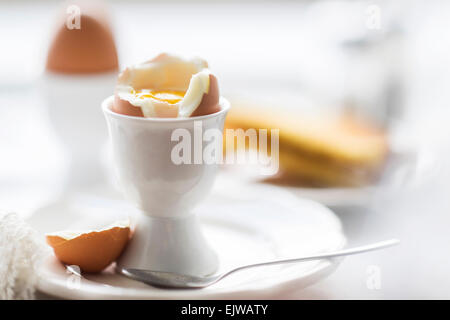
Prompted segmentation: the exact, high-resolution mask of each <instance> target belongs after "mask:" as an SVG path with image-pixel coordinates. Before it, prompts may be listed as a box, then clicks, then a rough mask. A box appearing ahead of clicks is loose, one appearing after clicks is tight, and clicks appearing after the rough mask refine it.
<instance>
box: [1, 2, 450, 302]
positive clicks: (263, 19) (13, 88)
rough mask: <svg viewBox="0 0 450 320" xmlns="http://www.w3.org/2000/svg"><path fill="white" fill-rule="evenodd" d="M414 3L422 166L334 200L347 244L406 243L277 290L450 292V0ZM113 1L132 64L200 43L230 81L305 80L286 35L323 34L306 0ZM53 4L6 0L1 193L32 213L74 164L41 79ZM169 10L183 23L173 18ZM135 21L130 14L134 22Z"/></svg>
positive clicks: (360, 294) (307, 294)
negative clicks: (400, 181) (368, 199)
mask: <svg viewBox="0 0 450 320" xmlns="http://www.w3.org/2000/svg"><path fill="white" fill-rule="evenodd" d="M414 5H415V6H417V8H415V11H414V12H418V13H417V15H415V16H414V18H415V19H417V20H414V23H412V24H413V25H414V26H413V28H412V35H410V38H409V39H408V42H407V49H408V50H409V53H410V58H411V63H412V65H411V70H410V73H411V75H412V77H411V79H409V91H408V96H407V107H408V113H407V114H406V116H405V117H406V119H407V120H408V121H409V122H408V123H409V124H410V130H411V136H412V137H414V139H415V141H416V142H417V144H418V145H420V146H421V150H425V151H426V153H423V157H421V158H420V163H419V166H420V168H418V169H420V170H418V171H417V172H412V173H411V175H412V181H413V182H414V185H413V187H412V188H406V189H405V190H404V191H402V192H399V193H398V194H383V192H381V193H380V194H379V195H377V196H376V201H375V202H374V203H373V204H371V205H370V206H368V207H367V208H339V209H336V210H335V211H336V213H337V214H338V215H339V217H340V218H341V220H342V222H343V225H344V228H345V231H346V234H347V236H348V238H349V245H357V244H363V243H367V242H370V241H372V240H379V239H383V238H387V237H394V236H395V237H398V238H400V239H401V240H402V244H401V246H399V247H396V248H392V249H389V250H387V251H384V252H374V253H370V254H367V255H361V256H354V257H349V258H347V259H345V260H344V261H343V263H342V264H341V266H340V267H339V268H338V270H337V271H336V272H335V273H333V274H332V275H331V276H329V277H328V278H327V279H324V280H323V281H321V282H320V283H317V284H315V285H312V286H311V287H309V288H307V289H306V290H302V291H301V292H295V293H292V294H290V295H289V296H283V297H276V298H280V299H304V298H308V299H381V298H386V299H398V298H400V299H403V298H405V299H414V298H438V299H440V298H447V299H448V298H450V275H449V272H448V270H450V254H449V253H448V252H449V246H450V232H449V226H450V210H449V209H450V208H449V206H450V201H449V199H450V197H449V196H448V194H449V191H448V190H450V188H449V187H450V182H449V181H450V179H449V177H450V175H449V173H450V172H449V166H450V165H449V164H450V161H449V160H450V159H449V158H450V157H449V153H448V151H447V150H448V146H450V144H449V141H448V140H449V138H448V137H450V135H449V131H450V126H449V125H448V124H447V122H448V119H449V117H448V112H446V111H445V108H447V109H448V104H446V102H447V101H448V93H447V91H449V90H448V83H449V80H450V79H449V75H448V72H447V69H448V68H450V67H449V66H450V63H449V61H448V60H449V59H450V54H449V53H450V52H449V51H450V43H449V42H450V38H448V37H446V38H445V37H443V34H444V30H448V28H449V27H450V26H449V24H450V22H449V21H450V19H448V18H449V17H447V16H448V14H446V13H445V12H446V11H447V12H450V11H449V10H448V9H449V8H448V6H449V4H448V3H445V2H437V1H436V2H432V3H431V4H429V5H424V4H423V3H422V2H415V4H414ZM30 6H32V7H30ZM443 6H444V7H443ZM30 8H31V9H30ZM112 8H113V13H114V17H115V21H116V24H115V25H116V31H117V35H118V43H119V48H120V50H119V53H120V55H121V64H122V65H126V64H127V63H129V62H134V61H139V60H143V59H147V58H148V57H149V56H152V55H154V54H156V53H158V52H159V51H160V50H161V48H164V50H167V51H175V52H177V51H180V50H182V51H183V52H185V53H187V54H191V53H192V54H194V53H195V54H200V55H202V56H206V57H208V59H209V60H210V62H211V65H213V66H214V68H215V70H217V73H218V74H219V75H220V79H221V81H222V83H224V88H225V90H229V91H233V90H236V89H235V88H239V87H242V86H245V85H246V84H247V83H250V82H252V79H260V80H259V82H258V81H257V80H254V81H253V84H252V85H253V86H254V87H258V86H260V87H270V85H271V84H268V83H267V81H266V80H264V81H263V80H261V75H264V74H269V75H270V79H271V81H273V82H274V83H276V84H277V85H278V86H281V87H284V88H287V89H289V88H296V87H297V86H301V85H302V81H303V78H302V77H300V76H299V74H301V72H300V71H301V68H302V66H303V64H302V63H301V62H299V61H298V59H297V57H298V54H299V53H298V51H296V50H292V51H289V50H287V49H288V48H289V46H287V43H289V41H292V39H298V41H299V43H303V42H302V41H303V40H304V38H305V37H308V39H307V40H311V41H313V40H314V37H315V36H317V34H315V35H312V34H310V32H309V33H308V32H303V33H301V32H302V28H301V26H302V21H300V20H299V19H298V15H297V14H299V12H300V10H302V9H301V8H302V6H301V5H296V4H293V3H290V2H288V3H283V4H279V5H278V4H268V5H260V6H257V7H256V9H253V6H252V5H251V4H248V5H245V6H240V7H237V4H230V5H224V4H213V5H206V4H203V3H200V4H196V5H195V6H187V5H185V4H182V5H180V6H178V5H176V4H174V5H164V4H157V5H152V4H150V5H146V6H144V5H143V4H140V3H138V4H132V5H125V4H124V3H114V4H113V5H112ZM443 8H447V10H444V9H443ZM236 9H237V10H236ZM217 12H221V14H220V17H221V18H220V19H218V18H217V17H216V16H215V15H214V14H213V13H217ZM53 14H54V6H53V4H51V3H45V4H42V5H38V4H32V5H30V3H28V2H27V3H25V4H14V5H12V4H8V3H3V2H1V3H0V39H2V41H3V42H2V44H3V45H2V51H1V53H0V146H1V147H0V148H1V151H0V154H1V155H0V157H1V161H2V163H1V164H2V165H1V166H0V203H1V206H2V207H3V208H4V209H10V210H17V211H19V212H22V213H23V214H24V215H26V214H27V213H28V212H29V211H30V210H31V209H32V208H33V207H36V206H38V205H39V204H41V203H43V202H45V201H46V199H48V198H49V197H51V196H52V194H53V193H54V192H55V191H57V190H58V189H59V188H60V186H61V183H62V176H63V174H64V169H65V167H66V165H65V160H66V159H65V157H64V153H63V151H62V149H61V145H60V143H59V142H58V140H57V138H56V137H55V134H54V132H53V131H52V129H51V128H50V127H49V123H48V118H47V115H46V113H45V111H44V108H42V104H43V102H42V101H41V100H40V98H39V96H38V93H37V92H36V91H35V90H34V89H33V85H34V83H35V81H36V79H37V77H38V76H39V74H40V72H41V71H42V65H43V61H44V58H45V47H46V44H47V42H48V36H47V31H48V30H49V28H50V25H51V17H53ZM168 15H171V18H172V20H173V19H175V18H176V21H178V22H179V24H180V25H184V28H183V29H182V30H180V29H179V28H178V27H176V26H174V24H173V23H169V22H168V21H167V19H166V18H165V17H166V16H168ZM446 15H447V16H446ZM128 21H132V22H131V23H128V24H126V23H125V22H128ZM192 21H195V23H194V22H192ZM124 25H127V26H126V27H123V28H122V26H124ZM224 26H226V27H225V28H224ZM299 34H301V35H302V37H299ZM205 35H211V36H214V35H215V36H218V37H220V38H221V39H222V42H220V43H219V42H216V43H214V44H213V45H211V44H210V43H208V41H205V40H204V39H205ZM206 38H207V37H206ZM249 39H251V41H249ZM302 39H303V40H302ZM268 40H270V41H268ZM305 43H307V41H306V40H305ZM130 48H133V50H131V49H130ZM274 48H277V49H276V50H275V49H274ZM295 48H296V49H298V46H297V45H296V46H295ZM282 49H283V50H282ZM308 50H309V49H308V48H305V51H308ZM305 54H306V53H305ZM273 61H276V63H274V62H273ZM299 70H300V71H299ZM237 75H239V76H237ZM38 297H40V298H46V297H47V296H45V295H38Z"/></svg>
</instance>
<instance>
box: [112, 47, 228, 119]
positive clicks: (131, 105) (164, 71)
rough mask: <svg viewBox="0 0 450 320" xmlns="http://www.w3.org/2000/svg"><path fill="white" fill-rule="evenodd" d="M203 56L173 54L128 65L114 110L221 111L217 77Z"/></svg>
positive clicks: (144, 113) (142, 113) (150, 113)
mask: <svg viewBox="0 0 450 320" xmlns="http://www.w3.org/2000/svg"><path fill="white" fill-rule="evenodd" d="M207 67H208V64H207V63H206V61H204V60H201V59H192V60H184V59H181V58H179V57H176V56H171V55H169V54H165V53H163V54H160V55H158V56H157V57H156V58H154V59H151V60H149V61H146V62H144V63H141V64H139V65H137V66H132V67H129V68H127V69H125V70H124V71H123V72H122V73H121V74H120V75H119V77H118V82H117V86H116V91H115V94H114V104H113V106H112V110H113V111H115V112H117V113H120V114H124V115H129V116H135V117H157V118H176V117H183V118H185V117H195V116H202V115H207V114H211V113H214V112H217V111H219V110H220V105H219V98H220V94H219V85H218V81H217V78H216V77H215V76H214V75H213V74H211V73H210V72H209V70H208V69H207Z"/></svg>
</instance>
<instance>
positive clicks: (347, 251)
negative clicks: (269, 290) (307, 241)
mask: <svg viewBox="0 0 450 320" xmlns="http://www.w3.org/2000/svg"><path fill="white" fill-rule="evenodd" d="M399 243H400V240H398V239H390V240H385V241H380V242H376V243H372V244H368V245H365V246H360V247H354V248H349V249H344V250H339V251H334V252H326V253H321V254H316V255H311V256H306V257H301V258H294V259H285V260H275V261H268V262H262V263H255V264H249V265H246V266H241V267H238V268H236V269H233V270H231V271H229V272H227V273H226V274H224V275H223V276H222V277H221V278H223V277H225V276H228V275H229V274H230V273H234V272H236V271H240V270H242V269H248V268H253V267H262V266H270V265H277V264H284V263H296V262H304V261H311V260H321V259H328V258H336V257H341V256H349V255H352V254H358V253H363V252H369V251H374V250H379V249H383V248H388V247H391V246H395V245H397V244H399Z"/></svg>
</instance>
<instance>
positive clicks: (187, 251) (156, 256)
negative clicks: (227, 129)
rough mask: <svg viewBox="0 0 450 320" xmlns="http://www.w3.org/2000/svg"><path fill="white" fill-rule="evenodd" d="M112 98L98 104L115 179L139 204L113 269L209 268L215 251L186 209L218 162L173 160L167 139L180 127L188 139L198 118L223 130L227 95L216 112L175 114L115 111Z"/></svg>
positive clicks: (207, 185) (196, 271)
mask: <svg viewBox="0 0 450 320" xmlns="http://www.w3.org/2000/svg"><path fill="white" fill-rule="evenodd" d="M112 103H113V97H109V98H107V99H106V100H105V101H104V102H103V104H102V108H103V112H104V114H105V116H106V120H107V123H108V128H109V133H110V136H111V142H112V151H113V158H114V163H115V168H116V171H117V172H116V174H117V178H118V182H119V185H120V187H121V188H122V191H123V193H124V195H125V196H126V198H127V199H128V200H130V201H132V202H134V203H135V204H136V205H137V206H138V207H139V208H140V209H141V214H140V215H139V217H138V218H137V221H136V228H135V231H134V234H133V237H132V239H131V240H130V243H129V244H128V246H127V248H126V250H125V252H124V253H123V254H122V256H121V257H120V258H119V261H118V262H117V271H118V272H121V270H122V269H123V268H138V269H148V270H157V271H166V272H177V273H183V274H190V275H198V276H201V275H208V274H212V273H214V272H215V271H216V270H217V268H218V264H219V262H218V258H217V255H216V253H215V252H214V251H213V250H212V249H211V248H210V246H209V245H208V243H207V241H206V239H205V238H204V236H203V233H202V230H201V227H200V224H199V222H198V220H197V217H196V215H195V214H194V213H193V212H192V211H191V210H192V208H193V207H194V206H195V205H196V204H197V203H198V202H199V201H201V200H202V199H203V198H204V197H205V196H206V195H207V193H208V192H209V191H210V189H211V187H212V185H213V182H214V178H215V175H216V169H217V164H207V163H205V162H204V161H202V163H200V164H178V165H177V164H175V163H174V162H173V161H172V159H171V153H172V149H173V147H174V146H175V145H176V144H177V143H178V141H171V140H172V139H171V137H172V133H173V131H174V130H176V129H179V128H182V129H185V130H187V132H189V133H190V136H191V137H192V138H191V142H192V144H193V141H194V122H195V121H199V122H200V123H201V125H202V130H203V132H205V131H206V130H208V129H218V130H220V131H222V130H223V125H224V121H225V116H226V114H227V112H228V109H229V103H228V101H226V100H225V99H221V102H220V103H221V107H222V108H221V111H219V112H217V113H214V114H210V115H206V116H200V117H193V118H174V119H166V118H139V117H131V116H126V115H122V114H118V113H116V112H113V111H112V110H111V106H112ZM197 125H198V122H197ZM206 145H207V143H203V145H202V148H205V147H206ZM202 151H203V150H202ZM191 154H192V155H193V153H192V152H191ZM202 154H203V152H202Z"/></svg>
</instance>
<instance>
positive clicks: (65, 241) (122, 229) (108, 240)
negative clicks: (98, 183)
mask: <svg viewBox="0 0 450 320" xmlns="http://www.w3.org/2000/svg"><path fill="white" fill-rule="evenodd" d="M129 238H130V226H129V223H128V225H123V224H120V223H118V224H117V225H113V226H111V227H108V228H105V229H103V230H100V231H91V232H86V233H81V234H79V233H76V234H72V233H69V232H67V231H66V232H64V231H63V232H56V233H52V234H47V236H46V239H47V243H48V244H49V245H50V246H51V247H52V248H53V251H54V253H55V256H56V257H57V258H58V259H59V260H60V261H61V262H62V263H65V264H68V265H77V266H79V267H80V269H81V270H82V271H84V272H100V271H102V270H103V269H105V268H106V267H107V266H108V265H110V264H111V263H112V262H113V261H115V260H116V259H117V258H118V257H119V256H120V254H121V253H122V251H123V249H124V248H125V246H126V244H127V242H128V240H129Z"/></svg>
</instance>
